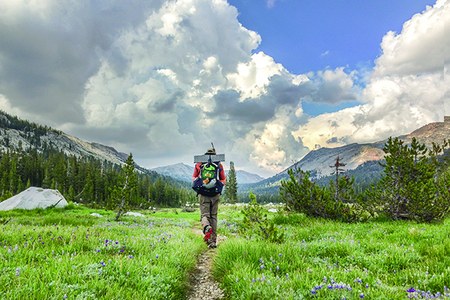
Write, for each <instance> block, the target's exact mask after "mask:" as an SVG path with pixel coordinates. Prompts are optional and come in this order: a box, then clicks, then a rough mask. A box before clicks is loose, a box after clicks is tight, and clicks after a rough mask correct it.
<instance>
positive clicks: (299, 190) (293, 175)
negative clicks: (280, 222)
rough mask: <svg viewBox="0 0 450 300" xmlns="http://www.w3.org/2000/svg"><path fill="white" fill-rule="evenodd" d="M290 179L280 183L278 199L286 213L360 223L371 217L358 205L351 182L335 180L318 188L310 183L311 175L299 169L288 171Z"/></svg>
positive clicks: (351, 180)
mask: <svg viewBox="0 0 450 300" xmlns="http://www.w3.org/2000/svg"><path fill="white" fill-rule="evenodd" d="M288 174H289V180H285V181H282V182H281V188H280V196H281V199H282V201H283V202H284V203H285V205H286V209H287V210H288V211H295V212H300V213H304V214H306V215H307V216H312V217H323V218H327V219H334V220H341V221H344V222H359V221H365V220H367V219H369V218H370V216H371V214H370V213H369V212H368V211H366V210H365V209H364V208H363V207H362V206H361V205H360V204H358V203H357V197H356V194H355V192H354V188H353V182H354V181H353V179H349V178H347V177H340V178H338V185H337V188H338V193H336V185H334V183H333V182H330V185H329V187H320V186H319V185H317V184H315V183H314V182H312V181H311V180H310V173H309V172H305V171H303V170H301V169H297V170H296V172H294V171H293V170H292V169H291V170H289V171H288Z"/></svg>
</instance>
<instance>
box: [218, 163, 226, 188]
mask: <svg viewBox="0 0 450 300" xmlns="http://www.w3.org/2000/svg"><path fill="white" fill-rule="evenodd" d="M219 181H220V182H222V183H223V185H225V184H226V183H227V176H225V171H224V170H223V166H222V164H220V165H219Z"/></svg>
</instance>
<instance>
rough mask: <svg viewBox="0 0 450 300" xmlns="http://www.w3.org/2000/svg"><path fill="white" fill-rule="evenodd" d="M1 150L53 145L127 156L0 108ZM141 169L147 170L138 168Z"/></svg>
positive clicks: (111, 157)
mask: <svg viewBox="0 0 450 300" xmlns="http://www.w3.org/2000/svg"><path fill="white" fill-rule="evenodd" d="M0 135H1V138H0V151H6V150H19V151H21V150H27V149H37V150H38V151H39V152H43V151H45V150H46V149H48V148H53V149H55V150H57V151H60V152H62V153H64V154H66V155H74V156H76V157H92V158H94V159H99V160H106V161H108V162H111V163H114V164H117V165H122V164H123V163H124V162H125V160H126V159H127V157H128V155H127V154H125V153H121V152H119V151H117V150H116V149H114V148H112V147H109V146H105V145H102V144H99V143H94V142H86V141H83V140H81V139H79V138H77V137H75V136H71V135H69V134H66V133H64V132H62V131H58V130H55V129H52V128H50V127H46V126H41V125H38V124H35V123H31V122H28V121H25V120H21V119H18V118H17V117H13V116H10V115H8V114H6V113H4V112H1V111H0ZM138 168H139V169H140V170H141V171H146V170H145V169H144V168H142V167H139V166H138Z"/></svg>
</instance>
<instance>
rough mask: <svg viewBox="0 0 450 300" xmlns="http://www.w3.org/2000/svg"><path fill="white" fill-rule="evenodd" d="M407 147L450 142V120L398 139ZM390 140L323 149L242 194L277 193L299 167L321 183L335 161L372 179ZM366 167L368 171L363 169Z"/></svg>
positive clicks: (445, 119) (247, 187)
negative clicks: (414, 142)
mask: <svg viewBox="0 0 450 300" xmlns="http://www.w3.org/2000/svg"><path fill="white" fill-rule="evenodd" d="M398 138H399V139H401V140H403V141H404V142H405V143H406V144H409V143H411V141H412V138H416V139H417V140H418V141H419V142H420V143H423V144H425V145H426V146H427V147H431V145H432V143H433V142H436V143H438V144H439V143H442V142H443V141H444V139H450V117H447V116H446V117H444V122H432V123H429V124H426V125H424V126H422V127H420V128H418V129H416V130H414V131H412V132H411V133H409V134H404V135H400V136H398ZM386 142H387V139H385V140H382V141H377V142H374V143H364V144H358V143H352V144H348V145H344V146H341V147H335V148H320V149H317V150H312V151H310V152H308V154H306V155H305V156H304V157H303V158H302V159H301V160H299V161H298V162H296V163H294V164H292V165H291V166H289V167H288V168H286V169H284V170H283V171H281V172H279V173H277V174H275V175H274V176H272V177H269V178H266V179H264V180H262V181H260V182H258V183H256V184H249V185H246V186H243V187H242V189H241V192H248V191H250V190H252V191H255V192H258V191H259V192H263V193H266V192H269V193H272V192H273V191H274V190H276V189H277V188H278V187H279V186H280V184H281V180H285V179H287V178H288V171H289V170H290V169H294V170H295V169H297V168H300V169H302V170H303V171H310V172H311V178H312V179H314V180H319V179H320V178H326V177H328V176H330V175H331V173H332V172H333V168H334V164H335V161H336V158H337V157H338V156H339V159H340V161H341V162H342V163H345V167H344V169H345V170H346V171H352V172H350V173H353V174H354V173H355V172H359V173H361V174H370V175H371V176H374V177H376V176H378V175H379V174H378V173H380V172H381V171H382V169H381V168H376V167H374V164H373V163H371V162H380V161H382V160H383V159H384V151H383V147H384V145H385V143H386ZM364 165H366V167H367V170H364Z"/></svg>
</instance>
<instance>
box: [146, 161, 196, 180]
mask: <svg viewBox="0 0 450 300" xmlns="http://www.w3.org/2000/svg"><path fill="white" fill-rule="evenodd" d="M151 170H152V171H155V172H156V173H158V174H161V175H164V176H170V177H172V178H175V179H178V180H181V181H185V182H190V181H191V178H192V173H193V171H194V165H192V166H189V165H187V164H183V163H177V164H173V165H169V166H162V167H157V168H153V169H151Z"/></svg>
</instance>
